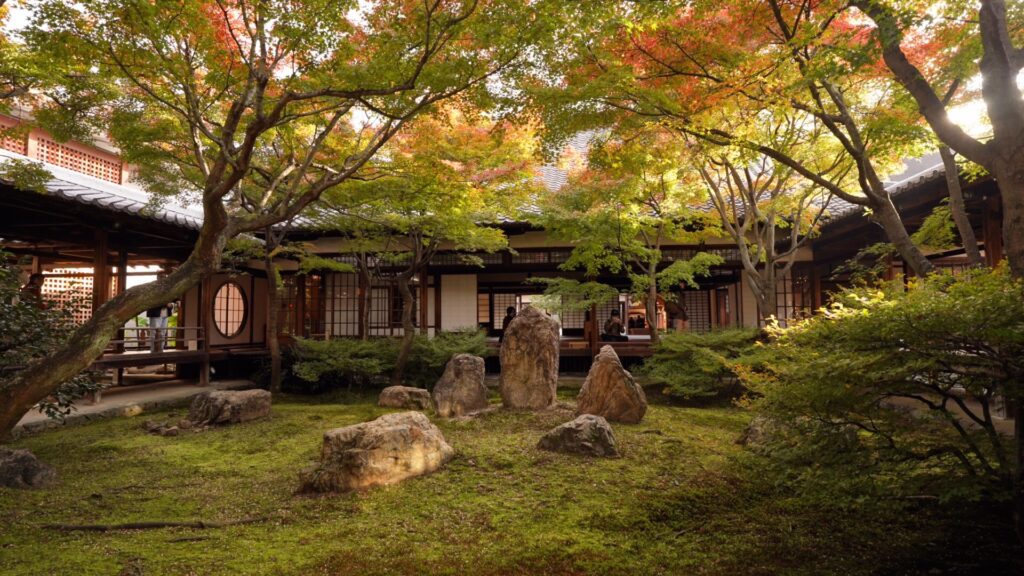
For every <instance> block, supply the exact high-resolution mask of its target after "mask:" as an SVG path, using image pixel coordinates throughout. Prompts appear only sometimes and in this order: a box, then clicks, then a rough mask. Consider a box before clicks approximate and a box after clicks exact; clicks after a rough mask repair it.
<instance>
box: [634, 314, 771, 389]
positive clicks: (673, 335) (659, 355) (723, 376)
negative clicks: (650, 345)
mask: <svg viewBox="0 0 1024 576" xmlns="http://www.w3.org/2000/svg"><path fill="white" fill-rule="evenodd" d="M759 334H760V331H758V330H755V329H748V328H733V329H727V330H717V331H714V332H709V333H706V334H698V333H695V332H670V333H668V334H665V335H663V336H662V337H661V339H660V340H659V341H658V343H657V344H656V345H655V346H654V354H653V355H652V356H651V357H650V358H648V359H647V360H646V361H645V362H644V364H643V366H642V367H641V368H640V370H639V372H640V374H642V375H644V376H646V377H647V378H648V379H649V380H650V381H651V382H653V383H655V384H660V385H662V386H664V393H665V394H666V395H669V396H675V397H679V398H684V399H687V400H693V399H708V398H714V397H719V396H725V395H729V394H730V393H733V392H735V391H736V390H737V387H738V384H737V379H736V374H735V373H734V372H733V370H732V368H731V367H730V364H731V362H732V361H733V360H735V359H736V358H739V357H740V356H742V355H744V354H747V353H748V352H750V351H751V350H752V349H753V347H754V345H755V343H756V342H757V340H758V336H759Z"/></svg>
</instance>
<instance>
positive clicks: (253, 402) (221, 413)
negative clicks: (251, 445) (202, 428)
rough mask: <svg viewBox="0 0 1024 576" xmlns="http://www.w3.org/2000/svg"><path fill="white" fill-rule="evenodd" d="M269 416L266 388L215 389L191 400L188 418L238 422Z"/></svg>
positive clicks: (194, 420)
mask: <svg viewBox="0 0 1024 576" xmlns="http://www.w3.org/2000/svg"><path fill="white" fill-rule="evenodd" d="M266 416H270V392H268V391H266V390H216V391H214V392H207V393H205V394H200V395H198V396H196V397H195V399H193V400H192V406H191V407H190V408H189V411H188V420H190V421H192V423H193V424H194V425H200V424H238V423H240V422H248V421H250V420H256V419H257V418H263V417H266Z"/></svg>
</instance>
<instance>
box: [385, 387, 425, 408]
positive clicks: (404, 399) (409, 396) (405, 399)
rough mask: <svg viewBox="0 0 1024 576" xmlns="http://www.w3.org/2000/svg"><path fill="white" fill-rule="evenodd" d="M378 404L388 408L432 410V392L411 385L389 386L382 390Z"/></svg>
mask: <svg viewBox="0 0 1024 576" xmlns="http://www.w3.org/2000/svg"><path fill="white" fill-rule="evenodd" d="M377 405H378V406H384V407H386V408H406V409H413V410H430V392H429V391H427V390H424V389H423V388H413V387H411V386H388V387H387V388H385V389H383V390H381V391H380V397H378V398H377Z"/></svg>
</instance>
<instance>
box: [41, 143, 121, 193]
mask: <svg viewBox="0 0 1024 576" xmlns="http://www.w3.org/2000/svg"><path fill="white" fill-rule="evenodd" d="M38 146H39V159H40V160H42V161H43V162H46V163H48V164H53V165H54V166H60V167H61V168H67V169H68V170H72V171H75V172H80V173H82V174H88V175H89V176H93V177H94V178H99V179H101V180H106V181H108V182H115V183H117V184H120V183H121V163H120V162H115V161H112V160H108V159H106V158H103V157H101V156H99V155H96V154H90V153H88V152H83V151H81V150H77V149H75V148H72V147H71V146H67V145H64V144H60V143H58V142H54V141H53V140H50V139H49V138H40V139H39V141H38Z"/></svg>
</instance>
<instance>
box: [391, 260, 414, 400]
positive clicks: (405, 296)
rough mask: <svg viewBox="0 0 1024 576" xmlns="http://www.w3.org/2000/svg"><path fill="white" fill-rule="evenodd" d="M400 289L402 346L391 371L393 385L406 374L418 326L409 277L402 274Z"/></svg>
mask: <svg viewBox="0 0 1024 576" xmlns="http://www.w3.org/2000/svg"><path fill="white" fill-rule="evenodd" d="M398 291H399V292H400V293H401V294H402V346H401V348H399V349H398V358H396V359H395V369H394V371H393V372H392V373H391V385H392V386H401V385H402V378H403V376H404V374H405V365H406V364H407V363H408V362H409V354H410V353H411V352H412V344H413V339H414V338H415V336H416V327H415V326H413V321H412V312H413V304H414V302H415V301H414V300H413V295H412V290H411V289H410V288H409V278H407V277H406V276H404V275H402V276H399V277H398Z"/></svg>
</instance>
